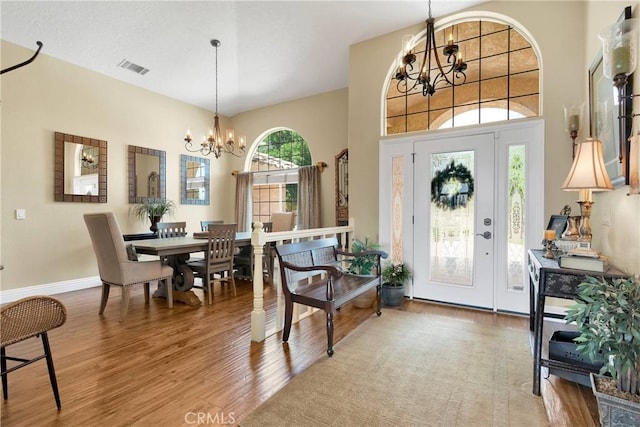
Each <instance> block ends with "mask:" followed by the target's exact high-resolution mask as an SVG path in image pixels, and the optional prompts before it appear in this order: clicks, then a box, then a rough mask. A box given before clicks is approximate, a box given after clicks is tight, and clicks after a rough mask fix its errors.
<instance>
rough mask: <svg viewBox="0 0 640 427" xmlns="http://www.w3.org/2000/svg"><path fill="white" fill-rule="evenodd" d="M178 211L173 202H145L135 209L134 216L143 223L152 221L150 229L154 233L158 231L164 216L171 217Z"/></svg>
mask: <svg viewBox="0 0 640 427" xmlns="http://www.w3.org/2000/svg"><path fill="white" fill-rule="evenodd" d="M175 209H176V205H175V203H174V202H173V201H172V200H155V201H152V202H144V203H140V204H138V205H136V206H135V207H134V208H133V214H134V215H135V216H136V217H137V218H138V219H139V220H141V221H146V220H147V219H148V220H149V221H151V227H149V229H150V230H151V231H153V232H154V233H155V232H156V231H158V223H159V222H160V221H161V220H162V217H163V216H164V215H171V214H173V212H174V211H175Z"/></svg>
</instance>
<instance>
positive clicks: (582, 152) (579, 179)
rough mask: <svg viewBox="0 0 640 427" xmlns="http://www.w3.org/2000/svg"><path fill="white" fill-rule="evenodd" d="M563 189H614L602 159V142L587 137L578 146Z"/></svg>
mask: <svg viewBox="0 0 640 427" xmlns="http://www.w3.org/2000/svg"><path fill="white" fill-rule="evenodd" d="M561 188H562V189H563V190H593V191H607V190H613V186H612V185H611V180H610V179H609V174H607V169H606V168H605V167H604V160H603V159H602V143H601V142H600V141H599V140H597V139H595V138H587V139H586V140H584V141H583V142H581V143H580V144H578V146H577V151H576V157H575V159H574V160H573V164H572V165H571V170H570V171H569V175H568V176H567V179H565V180H564V183H563V184H562V187H561Z"/></svg>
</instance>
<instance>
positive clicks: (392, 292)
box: [382, 283, 404, 307]
mask: <svg viewBox="0 0 640 427" xmlns="http://www.w3.org/2000/svg"><path fill="white" fill-rule="evenodd" d="M403 300H404V285H401V286H397V285H392V284H389V283H383V284H382V303H383V304H384V305H385V306H387V307H399V306H401V305H402V301H403Z"/></svg>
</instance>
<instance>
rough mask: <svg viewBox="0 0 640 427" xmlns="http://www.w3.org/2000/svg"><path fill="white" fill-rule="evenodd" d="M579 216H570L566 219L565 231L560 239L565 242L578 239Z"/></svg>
mask: <svg viewBox="0 0 640 427" xmlns="http://www.w3.org/2000/svg"><path fill="white" fill-rule="evenodd" d="M580 219H581V217H580V216H570V217H568V218H567V229H566V230H565V231H564V234H563V235H562V238H563V239H565V240H578V237H580V232H579V231H578V230H580Z"/></svg>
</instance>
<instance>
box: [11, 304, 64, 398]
mask: <svg viewBox="0 0 640 427" xmlns="http://www.w3.org/2000/svg"><path fill="white" fill-rule="evenodd" d="M66 321H67V310H66V308H65V306H64V304H62V302H60V301H59V300H57V299H56V298H53V297H49V296H44V295H42V296H31V297H26V298H22V299H19V300H17V301H14V302H12V303H10V304H7V305H5V306H4V307H2V309H0V323H1V324H2V328H0V370H1V375H2V394H3V396H4V400H7V399H8V398H9V381H8V378H7V375H8V374H9V373H11V372H13V371H15V370H17V369H20V368H23V367H25V366H27V365H30V364H32V363H33V362H36V361H38V360H40V359H46V360H47V368H48V370H49V381H50V382H51V388H52V389H53V397H54V398H55V399H56V405H57V406H58V410H60V408H61V404H60V393H59V392H58V381H57V379H56V371H55V369H54V367H53V357H52V356H51V347H50V346H49V336H48V334H47V332H48V331H50V330H52V329H55V328H57V327H59V326H62V325H64V323H65V322H66ZM38 336H40V338H41V339H42V347H43V349H44V354H42V355H39V356H36V357H33V358H31V359H25V358H23V357H15V356H7V350H6V347H7V346H9V345H11V344H15V343H18V342H20V341H24V340H26V339H29V338H34V337H38ZM7 361H11V362H20V363H19V364H18V365H14V366H12V367H11V368H7Z"/></svg>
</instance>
